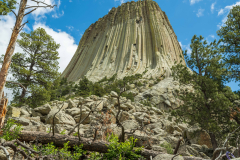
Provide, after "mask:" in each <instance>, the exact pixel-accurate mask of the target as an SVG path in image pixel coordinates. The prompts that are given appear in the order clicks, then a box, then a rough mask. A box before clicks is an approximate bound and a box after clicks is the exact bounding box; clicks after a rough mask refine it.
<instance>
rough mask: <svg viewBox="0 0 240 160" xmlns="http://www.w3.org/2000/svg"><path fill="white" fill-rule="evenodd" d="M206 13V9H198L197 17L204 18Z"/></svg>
mask: <svg viewBox="0 0 240 160" xmlns="http://www.w3.org/2000/svg"><path fill="white" fill-rule="evenodd" d="M204 11H205V9H201V8H200V9H198V13H197V17H201V16H203V12H204Z"/></svg>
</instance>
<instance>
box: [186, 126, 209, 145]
mask: <svg viewBox="0 0 240 160" xmlns="http://www.w3.org/2000/svg"><path fill="white" fill-rule="evenodd" d="M186 136H187V138H188V139H189V140H190V142H191V143H192V144H199V145H206V146H208V148H212V142H211V138H210V136H209V134H208V133H207V132H206V131H203V130H201V129H200V128H199V127H196V126H193V127H191V128H188V129H187V130H186Z"/></svg>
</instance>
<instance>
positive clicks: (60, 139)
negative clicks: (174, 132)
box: [18, 131, 161, 159]
mask: <svg viewBox="0 0 240 160" xmlns="http://www.w3.org/2000/svg"><path fill="white" fill-rule="evenodd" d="M18 139H19V140H20V141H25V142H30V141H38V143H42V144H48V143H50V142H53V143H54V144H55V145H56V146H57V147H63V144H64V143H66V142H68V141H69V143H68V145H69V146H70V147H73V146H75V145H80V144H83V150H87V151H95V152H100V153H106V152H107V150H108V147H107V146H108V145H109V142H106V141H99V140H95V141H93V139H90V138H83V137H82V138H81V141H79V140H78V137H74V136H68V135H61V134H55V135H54V136H52V134H49V133H45V132H32V131H21V133H20V134H19V138H18ZM158 154H161V152H157V151H152V150H147V149H143V150H142V152H141V155H142V156H143V157H145V158H147V159H150V156H152V158H154V157H155V156H157V155H158Z"/></svg>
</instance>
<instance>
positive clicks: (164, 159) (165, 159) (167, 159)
mask: <svg viewBox="0 0 240 160" xmlns="http://www.w3.org/2000/svg"><path fill="white" fill-rule="evenodd" d="M173 156H174V155H172V154H166V153H165V154H159V155H157V156H156V157H154V158H153V160H172V157H173ZM174 160H184V158H183V157H182V156H180V155H179V156H176V157H175V158H174Z"/></svg>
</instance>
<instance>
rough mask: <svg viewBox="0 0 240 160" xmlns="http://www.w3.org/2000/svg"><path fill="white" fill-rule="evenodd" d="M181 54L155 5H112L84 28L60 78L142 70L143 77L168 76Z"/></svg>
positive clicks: (94, 78)
mask: <svg viewBox="0 0 240 160" xmlns="http://www.w3.org/2000/svg"><path fill="white" fill-rule="evenodd" d="M180 55H182V49H181V47H180V45H179V42H178V40H177V36H176V35H175V33H174V31H173V28H172V26H171V24H170V22H169V20H168V18H167V16H166V14H165V12H163V11H162V10H161V9H160V7H159V6H158V4H157V3H156V2H154V1H150V0H144V1H138V2H134V1H132V2H127V3H123V4H122V5H121V6H119V7H117V8H112V9H111V10H110V11H109V13H108V14H107V15H105V16H104V17H103V18H100V19H99V20H98V21H97V22H95V23H94V24H92V25H91V26H90V27H89V28H88V29H87V30H86V31H85V33H84V35H83V36H82V38H81V40H80V42H79V45H78V48H77V51H76V52H75V54H74V56H73V57H72V59H71V61H70V63H69V64H68V66H67V67H66V69H65V70H64V72H63V73H62V77H66V78H67V79H68V80H69V81H77V80H79V79H80V78H82V77H83V76H87V77H88V78H89V79H90V80H92V81H97V80H100V79H102V78H103V77H105V76H107V77H111V76H112V75H114V74H115V73H117V76H118V78H123V77H124V76H126V75H132V74H136V73H140V74H141V73H143V72H144V71H147V73H146V74H145V77H151V76H152V77H157V76H159V75H161V74H163V73H164V74H165V75H166V76H170V74H171V70H170V68H171V67H172V65H174V62H175V61H176V62H178V63H179V62H180ZM183 63H184V62H183ZM184 64H185V63H184Z"/></svg>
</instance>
